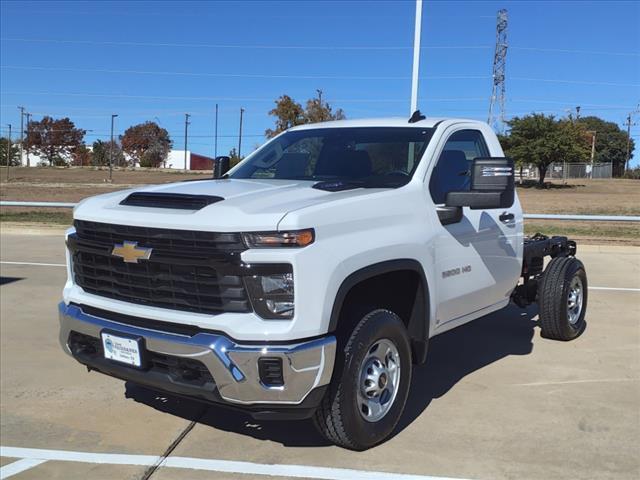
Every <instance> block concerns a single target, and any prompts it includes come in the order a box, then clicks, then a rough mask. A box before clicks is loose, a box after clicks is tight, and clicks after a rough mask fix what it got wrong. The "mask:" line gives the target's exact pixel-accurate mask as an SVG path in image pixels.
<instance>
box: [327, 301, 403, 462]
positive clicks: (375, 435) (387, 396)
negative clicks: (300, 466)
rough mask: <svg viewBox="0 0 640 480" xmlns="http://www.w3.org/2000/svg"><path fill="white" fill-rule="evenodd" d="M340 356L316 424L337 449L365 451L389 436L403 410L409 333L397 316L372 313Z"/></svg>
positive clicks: (355, 331)
mask: <svg viewBox="0 0 640 480" xmlns="http://www.w3.org/2000/svg"><path fill="white" fill-rule="evenodd" d="M342 354H343V355H342V360H343V361H342V362H340V361H338V362H337V363H336V370H335V372H334V375H333V379H332V382H331V385H330V387H329V390H328V391H327V394H326V395H325V397H324V398H323V400H322V402H321V404H320V406H319V407H318V410H317V411H316V413H315V415H314V424H315V426H316V428H317V429H318V430H319V431H320V433H321V434H322V435H323V436H324V437H326V438H327V439H328V440H329V441H331V442H333V443H335V444H336V445H339V446H342V447H344V448H348V449H351V450H365V449H367V448H371V447H373V446H374V445H377V444H378V443H381V442H383V441H384V440H385V439H387V438H388V437H389V435H391V433H392V432H393V429H394V428H395V427H396V425H397V424H398V421H399V420H400V416H401V415H402V412H403V410H404V406H405V403H406V401H407V396H408V394H409V387H410V383H411V366H412V365H411V347H410V344H409V337H408V334H407V330H406V328H405V326H404V324H403V323H402V320H401V319H400V318H399V317H398V316H397V315H396V314H395V313H393V312H390V311H388V310H374V311H372V312H370V313H368V314H367V315H365V316H364V317H363V318H362V319H361V320H360V322H359V323H358V324H357V325H356V327H355V328H354V329H353V331H352V332H351V335H350V336H349V339H348V341H347V342H346V345H345V347H344V350H343V352H342Z"/></svg>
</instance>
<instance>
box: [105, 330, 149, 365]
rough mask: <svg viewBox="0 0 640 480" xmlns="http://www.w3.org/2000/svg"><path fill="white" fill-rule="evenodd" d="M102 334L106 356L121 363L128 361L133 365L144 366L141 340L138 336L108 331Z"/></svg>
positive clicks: (127, 362)
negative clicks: (132, 336)
mask: <svg viewBox="0 0 640 480" xmlns="http://www.w3.org/2000/svg"><path fill="white" fill-rule="evenodd" d="M101 336H102V350H103V351H104V358H106V359H109V360H114V361H116V362H120V363H126V364H127V365H131V366H133V367H141V366H142V354H141V351H142V349H141V348H140V340H138V339H136V338H127V337H121V336H119V335H114V334H112V333H107V332H102V334H101Z"/></svg>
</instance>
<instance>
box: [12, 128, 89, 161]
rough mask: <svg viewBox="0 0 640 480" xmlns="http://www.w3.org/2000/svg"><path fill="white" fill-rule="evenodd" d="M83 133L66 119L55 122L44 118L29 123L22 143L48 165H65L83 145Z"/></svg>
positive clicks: (83, 131)
mask: <svg viewBox="0 0 640 480" xmlns="http://www.w3.org/2000/svg"><path fill="white" fill-rule="evenodd" d="M85 133H86V131H85V130H82V129H79V128H76V126H75V124H74V123H73V122H72V121H71V120H69V119H68V118H67V117H65V118H61V119H58V120H56V119H54V118H52V117H49V116H45V117H43V118H42V120H40V121H33V122H30V123H29V127H28V129H27V135H26V137H25V140H24V143H25V147H27V148H28V149H29V151H32V152H35V153H36V154H37V155H39V156H40V157H43V158H44V159H46V160H47V162H49V165H66V164H67V163H68V162H70V161H71V160H73V154H74V152H75V151H76V150H77V149H78V148H79V147H80V146H81V145H84V144H83V142H82V140H83V138H84V135H85Z"/></svg>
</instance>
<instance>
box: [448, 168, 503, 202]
mask: <svg viewBox="0 0 640 480" xmlns="http://www.w3.org/2000/svg"><path fill="white" fill-rule="evenodd" d="M513 173H514V168H513V160H512V159H510V158H475V159H474V160H473V162H472V164H471V171H470V175H471V189H470V190H468V191H462V192H449V193H447V196H446V201H445V205H446V206H447V207H470V208H471V209H472V210H480V209H491V208H509V207H511V205H513V201H514V197H515V182H514V178H513Z"/></svg>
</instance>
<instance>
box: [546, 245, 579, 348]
mask: <svg viewBox="0 0 640 480" xmlns="http://www.w3.org/2000/svg"><path fill="white" fill-rule="evenodd" d="M587 288H588V285H587V274H586V272H585V269H584V265H583V264H582V262H581V261H580V260H578V259H577V258H575V257H556V258H554V259H552V260H551V262H549V265H548V266H547V268H546V270H545V272H544V276H543V278H542V282H541V284H540V290H539V291H538V304H539V306H540V327H541V329H542V336H543V337H545V338H550V339H553V340H564V341H567V340H573V339H574V338H576V337H578V336H579V335H581V334H582V332H583V331H584V329H585V328H586V325H587V324H586V322H585V320H584V316H585V313H586V311H587V293H588V290H587Z"/></svg>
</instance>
